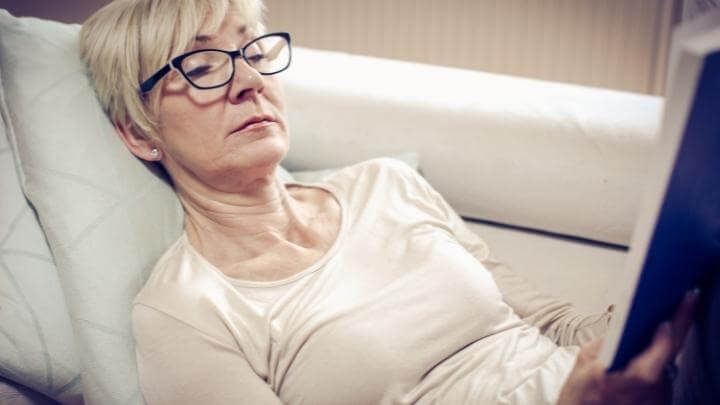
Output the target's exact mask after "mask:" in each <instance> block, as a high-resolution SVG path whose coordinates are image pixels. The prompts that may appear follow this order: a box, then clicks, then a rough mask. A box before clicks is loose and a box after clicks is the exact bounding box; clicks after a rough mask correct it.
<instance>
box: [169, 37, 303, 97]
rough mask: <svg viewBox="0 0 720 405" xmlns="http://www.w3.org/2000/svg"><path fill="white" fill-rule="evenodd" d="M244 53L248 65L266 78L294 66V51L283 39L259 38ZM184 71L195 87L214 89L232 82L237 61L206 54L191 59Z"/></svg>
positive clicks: (211, 52)
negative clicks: (292, 58) (292, 62)
mask: <svg viewBox="0 0 720 405" xmlns="http://www.w3.org/2000/svg"><path fill="white" fill-rule="evenodd" d="M244 53H245V60H246V61H247V63H248V64H249V65H250V66H252V67H253V68H255V69H256V70H257V71H258V72H260V73H262V74H272V73H277V72H279V71H281V70H283V69H285V68H286V67H287V65H288V63H290V47H289V46H288V43H287V41H286V40H285V38H283V37H281V36H276V35H271V36H268V37H264V38H259V39H257V40H255V41H253V42H251V43H250V44H248V45H247V46H246V47H245V48H244ZM180 67H181V69H182V71H183V72H184V73H185V76H186V77H187V78H188V79H189V80H190V81H191V82H192V83H193V84H194V85H196V86H198V87H214V86H219V85H222V84H225V83H227V82H228V81H230V79H231V78H232V74H233V59H232V57H231V56H230V55H228V54H226V53H224V52H220V51H213V50H206V51H202V52H197V53H194V54H192V55H189V56H188V57H186V58H185V59H183V61H182V63H181V65H180Z"/></svg>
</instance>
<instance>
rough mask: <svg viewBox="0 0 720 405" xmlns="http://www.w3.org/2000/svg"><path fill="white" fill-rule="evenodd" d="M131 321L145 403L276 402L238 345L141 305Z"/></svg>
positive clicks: (158, 404) (208, 404)
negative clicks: (222, 340)
mask: <svg viewBox="0 0 720 405" xmlns="http://www.w3.org/2000/svg"><path fill="white" fill-rule="evenodd" d="M132 319H133V329H134V334H135V340H136V344H137V346H136V356H137V362H138V370H139V373H140V386H141V388H142V392H143V395H144V397H145V401H146V403H147V404H148V405H163V404H168V405H170V404H172V405H183V404H188V405H190V404H194V405H197V404H201V405H211V404H268V405H280V404H281V402H280V400H279V399H278V398H277V396H276V395H275V393H274V392H273V391H272V390H271V389H270V387H269V386H268V384H267V383H266V382H265V381H263V380H262V379H261V378H260V377H259V376H258V375H257V374H256V373H255V372H254V371H253V370H252V368H251V367H250V364H249V363H248V361H247V360H246V359H245V356H244V355H243V354H242V352H240V351H239V350H238V349H237V348H235V347H231V346H229V345H227V344H225V343H223V342H221V341H220V340H219V339H216V338H213V337H212V336H209V335H207V334H205V333H203V332H201V331H199V330H197V329H196V328H194V327H192V326H190V325H188V324H185V323H183V322H182V321H180V320H177V319H175V318H173V317H171V316H169V315H167V314H165V313H163V312H160V311H157V310H155V309H153V308H150V307H147V306H144V305H140V304H136V305H135V307H134V308H133V317H132Z"/></svg>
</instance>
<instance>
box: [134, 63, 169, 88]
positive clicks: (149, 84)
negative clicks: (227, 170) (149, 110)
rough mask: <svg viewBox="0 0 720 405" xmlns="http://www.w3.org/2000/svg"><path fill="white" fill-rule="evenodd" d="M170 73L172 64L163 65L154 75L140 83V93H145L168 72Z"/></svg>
mask: <svg viewBox="0 0 720 405" xmlns="http://www.w3.org/2000/svg"><path fill="white" fill-rule="evenodd" d="M168 73H170V64H169V63H168V64H167V65H165V66H163V67H162V68H161V69H160V70H158V71H157V72H155V74H154V75H152V76H150V78H149V79H147V80H145V81H144V82H142V84H141V85H140V94H145V93H147V92H148V91H150V90H152V88H153V87H155V84H156V83H157V82H159V81H160V79H162V78H163V77H164V76H165V75H166V74H168Z"/></svg>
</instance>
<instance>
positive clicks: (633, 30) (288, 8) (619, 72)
mask: <svg viewBox="0 0 720 405" xmlns="http://www.w3.org/2000/svg"><path fill="white" fill-rule="evenodd" d="M107 2H108V0H4V1H3V2H2V6H0V7H4V8H7V9H8V10H10V12H12V13H13V14H16V15H33V16H38V17H44V18H55V19H59V20H61V21H66V22H81V21H83V20H84V19H85V18H86V17H87V16H88V15H89V14H90V13H91V12H92V11H93V10H95V9H97V8H99V7H100V6H102V5H103V4H106V3H107ZM265 2H266V4H267V6H268V7H267V8H268V23H269V24H268V25H269V27H270V28H271V29H275V30H287V31H290V32H291V33H292V34H293V38H294V41H295V43H296V44H299V45H303V46H309V47H315V48H323V49H332V50H340V51H345V52H351V53H358V54H364V55H375V56H383V57H388V58H397V59H403V60H410V61H417V62H423V63H433V64H441V65H448V66H456V67H462V68H469V69H478V70H483V71H488V72H498V73H506V74H512V75H520V76H527V77H534V78H539V79H546V80H555V81H561V82H569V83H578V84H585V85H590V86H599V87H609V88H614V89H622V90H629V91H636V92H642V93H650V94H662V87H663V84H664V77H665V66H666V63H665V60H666V59H667V47H668V39H669V35H670V27H671V25H672V24H673V22H674V21H676V20H677V19H678V18H679V14H680V8H681V0H444V1H439V0H265Z"/></svg>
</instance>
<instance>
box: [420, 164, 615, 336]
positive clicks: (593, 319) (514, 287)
mask: <svg viewBox="0 0 720 405" xmlns="http://www.w3.org/2000/svg"><path fill="white" fill-rule="evenodd" d="M408 171H410V172H412V173H413V174H412V176H413V177H414V179H415V181H417V183H418V184H419V186H420V187H421V188H423V192H422V194H423V195H424V196H425V197H426V199H427V201H428V204H431V205H433V209H434V210H436V211H437V212H438V213H439V214H440V215H442V217H443V220H444V221H447V226H448V227H449V228H450V230H451V231H452V233H453V234H454V236H455V238H456V239H457V240H458V242H459V243H460V244H461V245H462V246H463V247H464V248H465V249H466V250H467V251H468V252H470V253H471V254H472V255H473V256H474V257H475V258H476V259H477V260H478V261H479V262H480V263H481V264H482V265H483V266H484V267H485V268H486V269H487V270H488V271H489V272H490V273H491V274H492V276H493V279H494V280H495V283H496V284H497V286H498V289H499V290H500V293H501V294H502V296H503V300H504V301H505V302H506V303H507V304H508V305H510V307H511V308H512V309H513V310H514V311H515V313H516V314H517V315H518V316H519V317H520V318H521V319H522V320H523V321H525V322H527V323H529V324H531V325H533V326H535V327H537V328H539V329H540V331H541V333H543V334H544V335H545V336H547V337H549V338H550V339H551V340H553V341H554V342H555V343H556V344H558V345H562V346H566V345H581V344H584V343H587V342H589V341H592V340H594V339H597V338H599V337H602V336H604V335H605V333H606V331H607V328H608V325H609V323H610V317H611V315H612V307H610V308H608V310H607V311H606V312H604V313H600V314H593V315H584V314H580V313H579V312H578V311H577V310H576V309H575V307H574V306H573V305H572V304H571V303H570V302H568V301H566V300H562V299H559V298H557V297H555V296H553V295H551V294H548V293H545V292H542V291H540V289H538V288H537V286H536V285H534V284H533V283H531V282H530V281H528V280H527V279H526V278H525V277H523V276H521V275H520V274H518V273H517V272H515V271H513V270H512V269H511V268H510V267H509V266H507V265H505V264H504V263H503V262H501V261H499V260H497V259H496V258H495V257H494V256H493V255H492V254H491V252H490V249H489V248H488V246H487V244H486V243H485V241H483V240H482V239H480V237H479V236H478V235H477V234H475V233H474V232H473V231H471V230H470V229H469V228H468V227H467V225H466V224H465V221H464V220H463V219H462V218H461V217H460V216H459V215H458V214H457V213H456V212H455V211H454V210H453V209H452V207H450V205H449V204H448V203H447V201H445V199H444V198H443V197H442V196H441V195H440V193H438V192H437V191H435V189H433V188H432V186H430V184H429V183H428V182H427V181H426V180H425V179H424V178H423V177H422V176H420V175H419V174H418V173H417V172H415V171H414V170H408Z"/></svg>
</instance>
